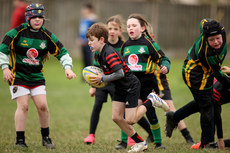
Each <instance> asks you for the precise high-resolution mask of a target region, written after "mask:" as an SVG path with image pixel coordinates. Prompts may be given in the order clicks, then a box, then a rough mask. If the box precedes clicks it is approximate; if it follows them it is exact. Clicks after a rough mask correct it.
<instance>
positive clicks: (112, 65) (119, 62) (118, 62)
mask: <svg viewBox="0 0 230 153" xmlns="http://www.w3.org/2000/svg"><path fill="white" fill-rule="evenodd" d="M117 64H121V61H117V62H114V63H113V64H111V65H109V67H110V68H112V67H114V65H117Z"/></svg>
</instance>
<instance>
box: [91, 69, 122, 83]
mask: <svg viewBox="0 0 230 153" xmlns="http://www.w3.org/2000/svg"><path fill="white" fill-rule="evenodd" d="M124 76H125V74H124V71H123V70H122V69H119V70H117V71H115V72H113V73H111V74H109V75H102V74H98V75H97V76H92V77H90V80H91V81H92V83H100V82H110V81H114V80H118V79H120V78H123V77H124Z"/></svg>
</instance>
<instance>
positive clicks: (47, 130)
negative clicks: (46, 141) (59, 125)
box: [41, 127, 50, 137]
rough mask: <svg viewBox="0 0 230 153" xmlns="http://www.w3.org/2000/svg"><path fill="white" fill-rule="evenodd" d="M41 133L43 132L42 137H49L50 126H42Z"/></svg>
mask: <svg viewBox="0 0 230 153" xmlns="http://www.w3.org/2000/svg"><path fill="white" fill-rule="evenodd" d="M41 134H42V137H49V134H50V130H49V127H48V128H41Z"/></svg>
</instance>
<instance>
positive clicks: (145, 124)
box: [137, 116, 153, 135]
mask: <svg viewBox="0 0 230 153" xmlns="http://www.w3.org/2000/svg"><path fill="white" fill-rule="evenodd" d="M137 123H138V124H139V125H140V126H141V127H142V128H143V129H144V130H145V131H146V132H148V134H149V135H153V134H152V131H151V129H150V125H149V122H148V121H147V120H146V118H145V117H144V116H143V117H142V118H141V119H140V120H139V121H138V122H137Z"/></svg>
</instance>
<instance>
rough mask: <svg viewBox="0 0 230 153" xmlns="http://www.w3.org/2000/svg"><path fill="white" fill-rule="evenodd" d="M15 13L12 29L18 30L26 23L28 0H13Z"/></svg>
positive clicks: (12, 19)
mask: <svg viewBox="0 0 230 153" xmlns="http://www.w3.org/2000/svg"><path fill="white" fill-rule="evenodd" d="M13 6H14V11H13V14H12V17H11V24H10V29H13V28H16V27H17V26H19V25H21V24H22V23H24V22H25V10H26V7H27V6H28V3H27V2H26V0H13Z"/></svg>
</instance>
